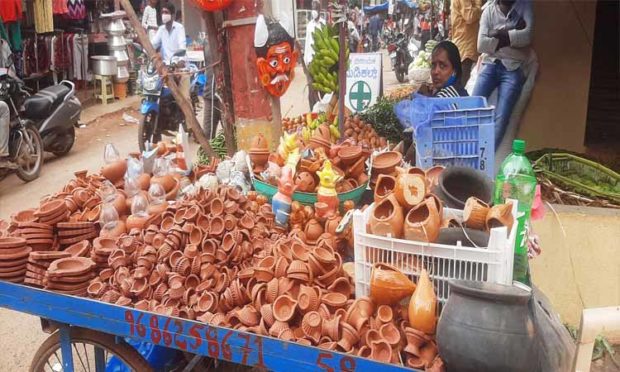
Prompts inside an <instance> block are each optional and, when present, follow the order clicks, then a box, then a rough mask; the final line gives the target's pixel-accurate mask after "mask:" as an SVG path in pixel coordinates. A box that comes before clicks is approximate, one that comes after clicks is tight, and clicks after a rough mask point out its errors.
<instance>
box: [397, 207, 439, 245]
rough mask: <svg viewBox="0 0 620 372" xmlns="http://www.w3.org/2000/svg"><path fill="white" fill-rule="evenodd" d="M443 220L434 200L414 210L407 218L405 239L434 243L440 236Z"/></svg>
mask: <svg viewBox="0 0 620 372" xmlns="http://www.w3.org/2000/svg"><path fill="white" fill-rule="evenodd" d="M440 227H441V219H440V217H439V213H438V212H437V208H436V207H435V202H434V200H433V199H426V200H425V201H424V202H423V203H421V204H419V205H418V206H416V207H414V208H412V209H411V210H410V211H409V213H407V217H405V239H407V240H414V241H421V242H434V241H436V240H437V237H438V236H439V229H440Z"/></svg>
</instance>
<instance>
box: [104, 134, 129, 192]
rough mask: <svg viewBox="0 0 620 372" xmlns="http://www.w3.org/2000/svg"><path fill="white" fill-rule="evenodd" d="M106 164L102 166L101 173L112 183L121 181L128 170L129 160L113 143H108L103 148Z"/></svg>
mask: <svg viewBox="0 0 620 372" xmlns="http://www.w3.org/2000/svg"><path fill="white" fill-rule="evenodd" d="M103 161H104V162H105V164H106V165H105V166H104V167H103V168H101V174H102V175H103V176H104V177H105V178H107V179H108V180H109V181H111V182H112V183H117V182H118V181H120V180H121V179H122V178H123V176H124V175H125V172H126V171H127V162H126V161H125V160H124V159H121V156H120V154H119V152H118V150H117V149H116V147H114V145H113V144H111V143H108V144H106V145H105V148H104V150H103Z"/></svg>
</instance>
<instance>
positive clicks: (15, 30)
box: [8, 21, 22, 52]
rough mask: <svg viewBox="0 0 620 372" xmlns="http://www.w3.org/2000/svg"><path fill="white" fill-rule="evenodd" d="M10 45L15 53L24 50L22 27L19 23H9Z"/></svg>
mask: <svg viewBox="0 0 620 372" xmlns="http://www.w3.org/2000/svg"><path fill="white" fill-rule="evenodd" d="M8 41H9V43H10V44H11V48H13V51H16V52H18V51H21V50H22V25H21V23H20V22H19V21H16V22H12V23H9V38H8Z"/></svg>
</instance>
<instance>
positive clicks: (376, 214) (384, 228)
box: [369, 194, 403, 239]
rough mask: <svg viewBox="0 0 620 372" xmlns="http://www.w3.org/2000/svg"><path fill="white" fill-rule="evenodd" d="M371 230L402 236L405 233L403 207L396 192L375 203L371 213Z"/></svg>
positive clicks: (386, 234) (376, 233) (373, 232)
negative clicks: (395, 194) (397, 198)
mask: <svg viewBox="0 0 620 372" xmlns="http://www.w3.org/2000/svg"><path fill="white" fill-rule="evenodd" d="M369 225H370V232H371V233H372V234H375V235H381V236H391V237H392V238H397V239H398V238H400V237H401V236H402V233H403V208H402V207H401V206H400V204H398V201H397V200H396V197H395V196H394V194H390V195H388V196H387V197H386V198H385V199H383V200H382V201H380V202H379V203H378V204H375V206H374V208H373V210H372V212H371V215H370V221H369Z"/></svg>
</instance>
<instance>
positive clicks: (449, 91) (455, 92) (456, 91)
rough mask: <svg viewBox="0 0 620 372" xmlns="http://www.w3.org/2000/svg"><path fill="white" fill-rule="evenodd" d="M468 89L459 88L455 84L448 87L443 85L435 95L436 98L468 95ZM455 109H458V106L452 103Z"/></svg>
mask: <svg viewBox="0 0 620 372" xmlns="http://www.w3.org/2000/svg"><path fill="white" fill-rule="evenodd" d="M467 95H468V94H467V91H466V90H465V89H463V88H457V87H455V86H454V85H449V86H447V87H443V88H441V89H440V90H439V92H437V93H435V95H434V96H433V97H436V98H458V97H467ZM450 106H451V107H452V109H453V110H458V106H457V105H456V103H453V104H451V105H450Z"/></svg>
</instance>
